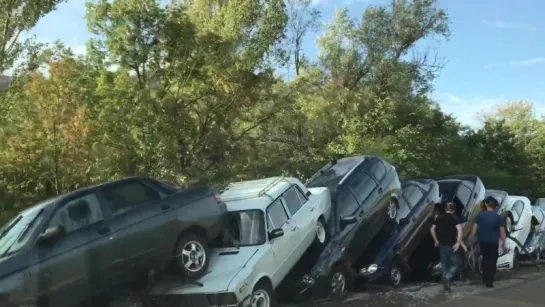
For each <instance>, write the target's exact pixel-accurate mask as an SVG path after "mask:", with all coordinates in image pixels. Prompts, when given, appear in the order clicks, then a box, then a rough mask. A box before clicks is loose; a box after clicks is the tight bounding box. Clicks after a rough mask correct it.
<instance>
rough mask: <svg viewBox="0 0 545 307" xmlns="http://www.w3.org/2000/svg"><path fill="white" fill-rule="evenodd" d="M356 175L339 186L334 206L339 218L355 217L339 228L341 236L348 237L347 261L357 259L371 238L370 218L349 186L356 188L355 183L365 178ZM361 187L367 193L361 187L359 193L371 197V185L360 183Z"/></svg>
mask: <svg viewBox="0 0 545 307" xmlns="http://www.w3.org/2000/svg"><path fill="white" fill-rule="evenodd" d="M362 174H363V173H362ZM358 177H359V178H354V181H353V182H349V183H348V185H347V186H344V187H342V188H341V190H340V191H339V194H338V204H337V208H336V210H337V216H338V217H339V218H340V219H341V220H342V218H343V217H349V216H351V217H354V218H355V219H356V222H355V223H353V224H349V225H346V226H345V227H344V228H342V229H340V231H341V233H342V234H341V236H347V237H348V238H349V240H348V242H347V246H346V255H347V261H348V262H355V261H356V260H358V259H359V257H360V256H361V254H362V253H363V251H364V250H365V248H366V247H367V245H369V243H370V241H371V239H372V238H371V236H370V234H369V228H370V225H371V223H370V220H369V218H368V216H367V215H366V214H365V212H364V211H363V208H362V207H361V203H360V202H359V201H358V199H357V197H356V195H355V194H354V193H353V190H352V189H351V188H350V186H351V185H352V188H354V189H357V188H358V185H357V184H358V183H361V181H362V180H365V179H366V178H364V177H363V176H362V175H360V176H358ZM367 178H370V177H367ZM373 183H374V181H373ZM361 188H362V189H364V188H367V189H368V190H367V191H368V192H367V193H366V192H365V191H363V190H362V189H359V190H358V191H359V192H360V193H361V194H368V197H367V198H369V197H372V196H371V195H370V193H371V192H372V190H373V188H374V187H373V186H372V185H369V184H368V185H361ZM362 198H363V197H362Z"/></svg>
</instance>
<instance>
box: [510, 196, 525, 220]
mask: <svg viewBox="0 0 545 307" xmlns="http://www.w3.org/2000/svg"><path fill="white" fill-rule="evenodd" d="M523 210H524V203H523V202H522V201H520V200H517V201H516V202H515V204H513V211H515V212H516V213H517V214H516V217H515V218H516V221H514V222H515V223H518V220H519V219H520V217H521V215H522V211H523Z"/></svg>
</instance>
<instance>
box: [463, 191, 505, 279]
mask: <svg viewBox="0 0 545 307" xmlns="http://www.w3.org/2000/svg"><path fill="white" fill-rule="evenodd" d="M484 203H485V205H486V210H485V211H481V212H479V214H477V217H476V218H475V225H473V232H472V234H471V241H472V242H474V241H475V237H477V240H478V242H479V247H480V249H481V256H482V257H483V262H482V270H483V273H482V277H483V283H484V285H485V286H486V287H487V288H493V287H494V275H495V274H496V263H497V262H498V250H499V248H500V247H501V248H504V247H505V240H506V237H507V236H506V233H505V227H504V226H503V221H502V219H501V217H500V215H499V214H498V213H497V212H496V208H497V207H498V201H497V200H496V199H495V198H494V197H492V196H489V197H487V198H486V199H485V200H484ZM500 239H501V243H499V244H498V242H500Z"/></svg>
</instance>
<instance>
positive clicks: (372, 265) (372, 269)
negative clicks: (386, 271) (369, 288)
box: [367, 264, 378, 274]
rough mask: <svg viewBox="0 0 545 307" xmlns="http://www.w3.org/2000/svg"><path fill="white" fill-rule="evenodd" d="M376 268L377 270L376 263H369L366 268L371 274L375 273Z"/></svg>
mask: <svg viewBox="0 0 545 307" xmlns="http://www.w3.org/2000/svg"><path fill="white" fill-rule="evenodd" d="M377 270H378V266H377V265H376V264H371V265H370V266H369V267H368V268H367V272H369V274H373V273H375V272H376V271H377Z"/></svg>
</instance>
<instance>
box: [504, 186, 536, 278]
mask: <svg viewBox="0 0 545 307" xmlns="http://www.w3.org/2000/svg"><path fill="white" fill-rule="evenodd" d="M507 197H508V198H507V200H506V201H505V202H504V204H503V206H502V207H500V208H499V209H498V213H500V214H502V213H503V214H504V215H507V216H506V219H505V230H506V231H507V235H508V238H507V242H506V243H505V249H503V250H501V249H500V251H499V257H498V262H497V267H498V268H506V269H513V268H516V267H517V266H518V262H519V255H520V253H521V248H522V246H523V245H524V242H526V239H527V238H528V235H529V234H530V231H531V221H532V205H531V203H530V200H529V199H528V198H527V197H524V196H511V195H509V196H507Z"/></svg>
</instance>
